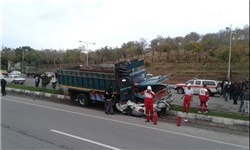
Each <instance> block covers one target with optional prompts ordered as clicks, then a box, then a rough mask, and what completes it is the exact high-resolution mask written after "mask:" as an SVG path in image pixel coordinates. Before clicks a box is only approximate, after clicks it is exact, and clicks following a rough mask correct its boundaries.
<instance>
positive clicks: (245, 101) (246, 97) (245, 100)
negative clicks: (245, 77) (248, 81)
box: [240, 87, 249, 114]
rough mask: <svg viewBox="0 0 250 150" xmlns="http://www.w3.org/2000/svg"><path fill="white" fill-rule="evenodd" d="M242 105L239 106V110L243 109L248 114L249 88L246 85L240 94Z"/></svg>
mask: <svg viewBox="0 0 250 150" xmlns="http://www.w3.org/2000/svg"><path fill="white" fill-rule="evenodd" d="M242 99H243V107H242V108H240V111H243V110H244V112H246V113H248V114H249V88H248V87H247V88H246V89H245V91H244V93H243V96H242Z"/></svg>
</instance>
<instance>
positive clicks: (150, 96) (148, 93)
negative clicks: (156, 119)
mask: <svg viewBox="0 0 250 150" xmlns="http://www.w3.org/2000/svg"><path fill="white" fill-rule="evenodd" d="M141 94H142V95H143V97H144V104H145V109H146V110H145V111H146V121H145V122H149V120H151V121H152V122H153V115H154V107H153V103H154V98H155V93H154V92H153V91H152V88H151V86H148V87H147V90H145V91H143V92H142V93H141Z"/></svg>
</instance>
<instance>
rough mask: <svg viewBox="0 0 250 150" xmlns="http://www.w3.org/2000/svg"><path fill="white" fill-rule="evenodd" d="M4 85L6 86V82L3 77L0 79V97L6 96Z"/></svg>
mask: <svg viewBox="0 0 250 150" xmlns="http://www.w3.org/2000/svg"><path fill="white" fill-rule="evenodd" d="M6 84H7V82H6V80H5V79H4V77H2V79H1V90H2V96H5V95H7V92H6V90H5V88H6Z"/></svg>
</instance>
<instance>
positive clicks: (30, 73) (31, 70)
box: [24, 66, 37, 77]
mask: <svg viewBox="0 0 250 150" xmlns="http://www.w3.org/2000/svg"><path fill="white" fill-rule="evenodd" d="M24 73H25V74H26V75H27V77H35V75H37V67H32V66H25V67H24Z"/></svg>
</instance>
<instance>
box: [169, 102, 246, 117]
mask: <svg viewBox="0 0 250 150" xmlns="http://www.w3.org/2000/svg"><path fill="white" fill-rule="evenodd" d="M170 110H175V111H182V106H178V105H172V106H171V108H170ZM189 112H190V113H194V114H198V113H197V112H198V109H197V108H193V107H191V108H190V111H189ZM207 115H208V116H215V117H223V118H230V119H238V120H245V121H250V119H249V115H248V114H239V113H232V112H221V111H215V110H209V111H208V113H207Z"/></svg>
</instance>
